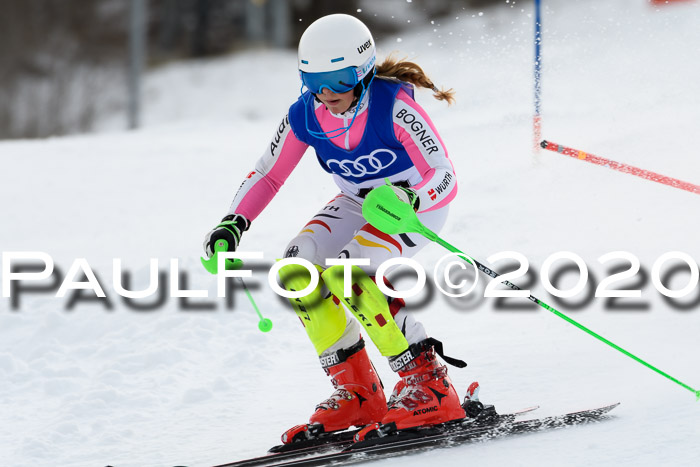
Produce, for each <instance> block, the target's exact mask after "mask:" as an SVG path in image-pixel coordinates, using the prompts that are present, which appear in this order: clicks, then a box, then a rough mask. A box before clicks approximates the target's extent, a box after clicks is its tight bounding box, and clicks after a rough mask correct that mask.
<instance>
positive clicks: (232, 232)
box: [204, 214, 250, 258]
mask: <svg viewBox="0 0 700 467" xmlns="http://www.w3.org/2000/svg"><path fill="white" fill-rule="evenodd" d="M249 227H250V221H249V220H248V219H246V218H245V217H243V216H241V215H240V214H229V215H228V216H226V217H224V218H223V219H221V223H220V224H219V225H217V226H216V227H214V229H212V230H211V231H210V232H209V233H207V235H206V236H205V237H204V252H205V253H206V254H207V257H208V258H211V257H212V256H214V252H215V251H216V249H215V244H216V242H217V241H218V240H226V242H227V243H228V251H236V248H238V244H239V243H240V241H241V235H243V232H245V231H246V230H248V228H249Z"/></svg>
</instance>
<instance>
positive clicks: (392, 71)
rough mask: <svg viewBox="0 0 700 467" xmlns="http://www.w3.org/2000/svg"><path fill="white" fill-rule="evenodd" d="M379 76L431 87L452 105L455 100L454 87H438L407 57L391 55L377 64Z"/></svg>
mask: <svg viewBox="0 0 700 467" xmlns="http://www.w3.org/2000/svg"><path fill="white" fill-rule="evenodd" d="M377 76H379V77H384V78H395V79H398V80H400V81H406V82H408V83H411V84H413V85H414V86H416V87H419V88H426V89H430V90H432V91H433V97H434V98H435V99H437V100H439V101H446V102H447V105H452V104H453V103H454V101H455V98H454V95H455V91H454V90H453V89H451V88H450V89H448V90H445V89H438V88H437V86H435V84H434V83H433V82H432V81H431V80H430V78H428V77H427V76H426V74H425V72H424V71H423V69H422V68H421V67H420V66H419V65H417V64H416V63H413V62H409V61H406V60H405V59H402V60H399V59H397V58H396V57H394V56H393V55H389V56H388V57H387V58H385V59H384V61H383V62H382V63H381V65H378V66H377Z"/></svg>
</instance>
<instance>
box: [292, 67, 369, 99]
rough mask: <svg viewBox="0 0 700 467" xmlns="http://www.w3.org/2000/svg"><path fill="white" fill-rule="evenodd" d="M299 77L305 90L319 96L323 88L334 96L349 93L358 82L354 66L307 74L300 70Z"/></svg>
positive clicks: (356, 69)
mask: <svg viewBox="0 0 700 467" xmlns="http://www.w3.org/2000/svg"><path fill="white" fill-rule="evenodd" d="M299 75H300V76H301V82H302V83H304V86H306V89H308V90H309V91H310V92H311V93H313V94H321V93H322V92H323V88H327V89H328V90H329V91H331V92H334V93H336V94H343V93H345V92H348V91H351V90H352V89H353V88H354V87H355V86H356V85H357V83H359V82H360V79H359V77H358V68H357V67H355V66H349V67H346V68H342V69H340V70H335V71H324V72H321V73H307V72H304V71H301V70H300V71H299Z"/></svg>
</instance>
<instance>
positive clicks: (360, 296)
mask: <svg viewBox="0 0 700 467" xmlns="http://www.w3.org/2000/svg"><path fill="white" fill-rule="evenodd" d="M307 275H308V271H307ZM321 277H322V278H323V281H324V282H325V284H326V286H327V287H328V289H329V290H330V291H331V293H332V294H333V295H335V296H336V297H338V298H339V299H340V300H341V301H342V302H344V303H345V304H346V305H347V306H348V308H349V309H350V311H351V312H352V314H353V315H355V317H356V318H357V319H358V321H359V322H360V324H362V326H363V327H364V328H365V331H366V332H367V335H368V336H369V337H370V339H372V342H374V344H375V345H376V346H377V349H379V352H380V353H381V354H382V355H384V356H385V357H393V356H395V355H399V354H400V353H401V352H403V351H404V350H406V349H408V341H406V338H405V337H404V335H403V334H402V333H401V330H400V329H399V327H398V326H397V325H396V321H394V317H393V316H391V312H390V311H389V304H388V303H387V300H386V297H385V296H384V294H383V293H382V292H381V291H380V290H379V288H378V287H377V284H375V283H374V281H373V280H372V279H371V278H370V277H369V276H368V275H367V273H365V272H364V271H363V270H362V269H360V268H359V267H357V266H352V282H351V283H352V291H351V295H350V296H349V297H345V296H344V290H343V284H344V281H343V266H342V265H337V266H331V267H330V268H328V269H326V270H325V271H324V272H323V274H322V275H321ZM306 283H307V284H308V280H307V282H306Z"/></svg>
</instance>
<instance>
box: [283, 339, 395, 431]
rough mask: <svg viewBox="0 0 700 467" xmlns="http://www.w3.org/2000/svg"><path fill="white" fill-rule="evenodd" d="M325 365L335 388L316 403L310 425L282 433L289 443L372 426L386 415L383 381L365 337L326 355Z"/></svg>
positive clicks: (322, 360)
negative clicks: (351, 428)
mask: <svg viewBox="0 0 700 467" xmlns="http://www.w3.org/2000/svg"><path fill="white" fill-rule="evenodd" d="M321 364H322V365H323V366H324V369H325V370H326V373H327V374H328V375H330V376H331V378H332V379H331V382H332V383H333V387H334V388H335V391H334V392H333V394H332V395H331V397H329V398H328V399H326V400H325V401H323V402H321V403H320V404H318V405H317V406H316V411H315V412H314V413H313V415H311V418H310V419H309V424H308V425H297V426H295V427H293V428H290V429H289V430H287V431H286V432H285V433H284V434H283V435H282V442H283V443H285V444H289V443H292V442H295V441H301V440H304V439H308V438H311V437H314V436H316V435H318V434H320V433H324V432H329V431H338V430H344V429H346V428H349V427H351V426H358V427H359V426H364V425H368V424H370V423H373V422H378V421H380V420H381V419H382V417H383V416H384V415H385V414H386V411H387V405H386V398H385V396H384V390H383V386H382V382H381V381H380V380H379V376H377V373H376V372H375V371H374V367H373V366H372V362H371V361H370V359H369V356H368V355H367V351H366V350H365V342H364V340H362V339H360V341H359V342H358V343H357V344H355V345H354V346H352V347H350V348H348V349H343V350H340V351H338V352H336V353H334V354H332V355H330V356H326V357H322V358H321Z"/></svg>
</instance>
